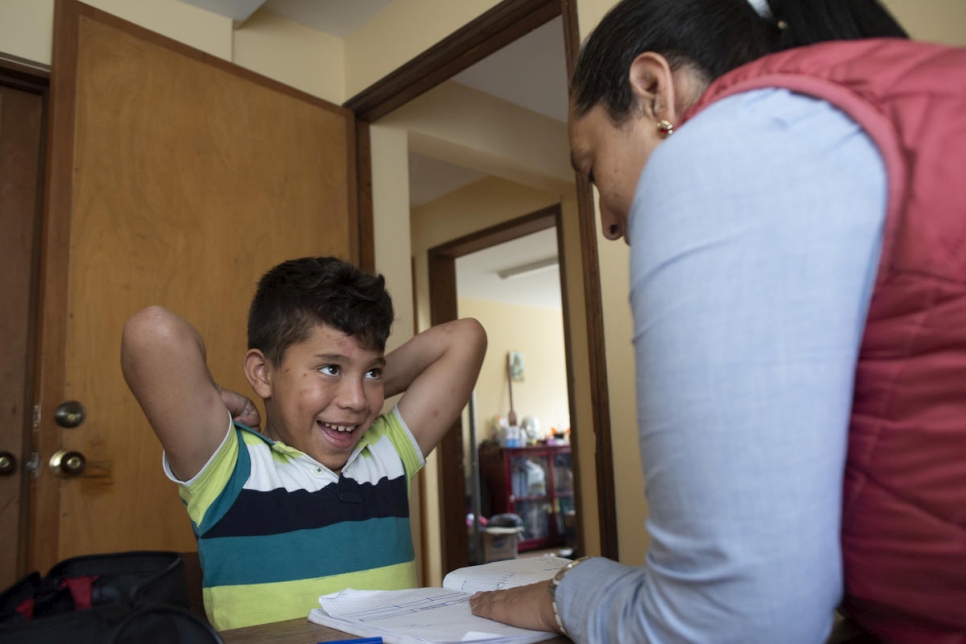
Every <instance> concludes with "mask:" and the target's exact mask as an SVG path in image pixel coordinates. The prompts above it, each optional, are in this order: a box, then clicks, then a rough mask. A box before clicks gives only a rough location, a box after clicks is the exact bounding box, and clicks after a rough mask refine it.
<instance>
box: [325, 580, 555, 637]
mask: <svg viewBox="0 0 966 644" xmlns="http://www.w3.org/2000/svg"><path fill="white" fill-rule="evenodd" d="M469 598H470V593H465V592H461V591H454V590H448V589H445V588H413V589H409V590H386V591H372V590H351V589H349V590H343V591H340V592H337V593H332V594H330V595H323V596H322V597H320V598H319V604H320V606H321V608H315V609H313V610H312V611H311V613H309V621H311V622H314V623H316V624H322V625H323V626H328V627H330V628H335V629H338V630H341V631H345V632H347V633H352V634H353V635H359V636H370V637H371V636H381V637H382V638H383V641H384V642H385V643H386V644H428V643H432V644H443V643H445V644H450V643H455V642H470V641H486V642H489V643H493V644H496V643H507V644H509V643H511V642H512V643H513V644H530V643H531V642H541V641H543V640H547V639H551V638H553V637H556V635H557V634H556V633H548V632H543V631H532V630H527V629H522V628H516V627H514V626H508V625H506V624H501V623H500V622H494V621H492V620H489V619H485V618H483V617H477V616H475V615H473V613H472V612H470V605H469Z"/></svg>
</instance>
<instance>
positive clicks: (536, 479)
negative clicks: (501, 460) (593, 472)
mask: <svg viewBox="0 0 966 644" xmlns="http://www.w3.org/2000/svg"><path fill="white" fill-rule="evenodd" d="M549 465H550V462H549V458H548V456H547V455H546V454H539V453H538V454H528V453H522V454H514V455H513V457H512V458H511V460H510V494H511V496H510V501H511V502H512V503H513V511H514V512H515V513H516V514H517V515H519V516H520V518H521V519H523V528H524V530H523V537H522V538H523V540H524V541H530V540H532V539H546V538H547V537H549V536H551V526H550V515H551V512H552V511H553V507H552V505H551V499H550V485H551V484H552V481H551V476H550V470H549Z"/></svg>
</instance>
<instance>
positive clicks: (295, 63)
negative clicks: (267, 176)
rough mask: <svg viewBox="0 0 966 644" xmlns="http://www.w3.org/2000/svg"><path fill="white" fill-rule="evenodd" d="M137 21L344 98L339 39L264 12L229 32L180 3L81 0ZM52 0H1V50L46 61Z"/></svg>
mask: <svg viewBox="0 0 966 644" xmlns="http://www.w3.org/2000/svg"><path fill="white" fill-rule="evenodd" d="M85 4H88V5H91V6H92V7H95V8H97V9H100V10H102V11H106V12H108V13H111V14H113V15H116V16H118V17H119V18H122V19H124V20H127V21H129V22H133V23H134V24H136V25H139V26H141V27H144V28H146V29H150V30H151V31H154V32H156V33H159V34H162V35H164V36H167V37H168V38H171V39H173V40H177V41H178V42H181V43H184V44H186V45H188V46H190V47H194V48H195V49H199V50H201V51H203V52H205V53H207V54H211V55H213V56H217V57H218V58H221V59H224V60H228V61H231V62H234V63H235V64H237V65H239V66H241V67H245V68H247V69H251V70H252V71H255V72H257V73H259V74H262V75H264V76H267V77H269V78H273V79H275V80H277V81H280V82H282V83H285V84H286V85H290V86H292V87H295V88H296V89H300V90H302V91H304V92H306V93H308V94H311V95H313V96H316V97H318V98H322V99H324V100H327V101H330V102H332V103H336V104H341V103H342V102H343V101H344V100H345V53H344V52H345V47H344V44H343V42H342V40H341V39H339V38H335V37H333V36H329V35H327V34H324V33H322V32H319V31H316V30H314V29H308V28H307V27H303V26H301V25H299V24H298V23H295V22H292V21H291V20H287V19H285V18H279V17H277V16H274V15H272V14H269V13H267V12H264V11H260V12H258V13H256V14H255V15H254V16H253V17H252V18H251V19H250V20H249V21H248V22H246V23H245V24H244V25H243V26H242V27H241V28H239V29H233V28H232V21H231V19H229V18H225V17H224V16H219V15H217V14H214V13H211V12H208V11H204V10H203V9H198V8H197V7H194V6H192V5H189V4H185V3H183V2H178V0H150V1H147V0H137V1H132V0H85ZM53 15H54V0H0V53H5V54H11V55H13V56H17V57H19V58H24V59H27V60H30V61H33V62H37V63H41V64H43V65H50V61H51V42H52V39H53Z"/></svg>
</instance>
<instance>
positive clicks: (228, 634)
mask: <svg viewBox="0 0 966 644" xmlns="http://www.w3.org/2000/svg"><path fill="white" fill-rule="evenodd" d="M221 637H222V639H224V640H225V644H255V642H274V643H275V644H315V643H316V642H333V641H336V640H347V639H353V638H358V637H359V636H358V635H349V634H348V633H343V632H342V631H337V630H335V629H334V628H329V627H328V626H320V625H318V624H313V623H312V622H310V621H309V620H307V619H302V618H299V619H290V620H286V621H284V622H273V623H271V624H261V625H259V626H249V627H247V628H236V629H233V630H230V631H222V632H221ZM545 641H546V642H548V643H549V644H563V643H566V642H570V639H568V638H566V637H564V636H563V635H560V636H558V637H555V638H553V639H550V640H545Z"/></svg>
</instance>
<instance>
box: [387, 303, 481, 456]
mask: <svg viewBox="0 0 966 644" xmlns="http://www.w3.org/2000/svg"><path fill="white" fill-rule="evenodd" d="M485 354H486V331H484V330H483V327H482V326H481V325H480V323H479V322H477V321H476V320H474V319H471V318H466V319H462V320H455V321H453V322H446V323H444V324H440V325H437V326H434V327H432V328H429V329H427V330H426V331H423V332H422V333H420V334H418V335H416V336H414V337H413V338H412V339H410V340H409V341H408V342H406V343H405V344H404V345H402V346H401V347H399V348H398V349H396V350H395V351H393V352H392V353H390V354H389V355H387V356H386V368H385V370H384V371H383V382H384V385H385V391H386V397H389V396H394V395H395V394H398V393H400V392H402V391H405V392H406V393H405V394H404V395H403V397H402V398H401V399H400V400H399V403H398V406H399V413H400V414H402V417H403V419H404V420H405V421H406V424H407V425H408V426H409V428H410V430H412V432H413V436H414V437H415V438H416V442H417V443H419V447H420V449H421V450H422V451H423V455H424V456H427V455H429V453H430V452H431V451H433V448H434V447H436V444H437V443H439V441H440V440H441V439H442V438H443V435H444V434H445V433H446V432H447V431H448V430H449V429H450V428H451V427H452V426H453V423H454V422H456V419H457V418H458V417H459V415H460V413H461V412H462V410H463V407H464V406H466V403H467V401H469V398H470V394H471V393H472V391H473V387H474V385H476V378H477V376H479V373H480V367H481V366H482V364H483V356H484V355H485Z"/></svg>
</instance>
